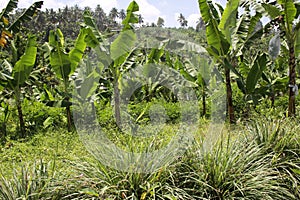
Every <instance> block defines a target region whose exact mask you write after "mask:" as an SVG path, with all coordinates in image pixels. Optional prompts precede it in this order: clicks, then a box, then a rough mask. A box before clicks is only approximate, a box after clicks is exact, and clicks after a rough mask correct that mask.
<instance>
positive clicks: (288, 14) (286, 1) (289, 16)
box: [278, 0, 297, 32]
mask: <svg viewBox="0 0 300 200" xmlns="http://www.w3.org/2000/svg"><path fill="white" fill-rule="evenodd" d="M278 2H279V3H280V4H282V5H283V7H284V14H285V17H284V18H285V21H286V24H287V26H288V30H289V31H290V32H292V27H293V22H294V20H295V17H296V14H297V9H296V6H295V2H294V1H293V0H280V1H278Z"/></svg>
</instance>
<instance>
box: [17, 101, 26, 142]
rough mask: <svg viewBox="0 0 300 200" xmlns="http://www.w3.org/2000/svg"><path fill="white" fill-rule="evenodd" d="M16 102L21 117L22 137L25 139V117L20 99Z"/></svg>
mask: <svg viewBox="0 0 300 200" xmlns="http://www.w3.org/2000/svg"><path fill="white" fill-rule="evenodd" d="M16 101H17V109H18V115H19V123H20V131H21V132H20V133H21V134H20V137H21V138H25V136H26V130H25V122H24V116H23V111H22V105H21V101H20V98H18V97H17V99H16Z"/></svg>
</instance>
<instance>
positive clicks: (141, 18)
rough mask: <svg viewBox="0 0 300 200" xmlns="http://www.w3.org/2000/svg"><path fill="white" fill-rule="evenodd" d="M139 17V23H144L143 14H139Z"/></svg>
mask: <svg viewBox="0 0 300 200" xmlns="http://www.w3.org/2000/svg"><path fill="white" fill-rule="evenodd" d="M138 18H139V22H138V23H139V24H143V23H144V18H143V17H142V15H141V14H139V15H138Z"/></svg>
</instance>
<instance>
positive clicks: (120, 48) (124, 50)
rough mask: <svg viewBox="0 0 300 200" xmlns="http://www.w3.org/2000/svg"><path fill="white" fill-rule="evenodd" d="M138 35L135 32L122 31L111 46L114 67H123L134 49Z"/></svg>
mask: <svg viewBox="0 0 300 200" xmlns="http://www.w3.org/2000/svg"><path fill="white" fill-rule="evenodd" d="M135 41H136V35H135V33H134V32H133V30H127V31H124V32H123V31H122V32H121V33H120V34H119V35H118V37H117V38H116V39H115V40H114V41H113V43H112V44H111V46H110V53H111V58H112V59H113V60H114V62H115V63H114V65H115V66H119V65H121V64H122V63H123V62H124V61H125V60H126V57H127V55H128V53H129V52H130V51H131V49H132V48H133V47H134V44H135Z"/></svg>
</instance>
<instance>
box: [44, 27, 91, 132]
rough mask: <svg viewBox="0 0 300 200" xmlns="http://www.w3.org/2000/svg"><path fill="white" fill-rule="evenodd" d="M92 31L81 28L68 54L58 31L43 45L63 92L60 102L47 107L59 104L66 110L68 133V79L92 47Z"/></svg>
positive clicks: (61, 35) (70, 116)
mask: <svg viewBox="0 0 300 200" xmlns="http://www.w3.org/2000/svg"><path fill="white" fill-rule="evenodd" d="M91 31H92V30H91V29H89V28H82V29H81V30H80V33H79V35H78V37H77V39H76V41H75V45H74V48H73V49H72V50H71V51H70V52H69V53H68V52H67V51H66V49H65V40H64V36H63V33H62V32H61V30H60V29H56V30H51V31H50V33H49V42H48V43H45V46H44V49H45V51H46V54H47V55H49V60H50V65H51V67H52V69H53V71H54V72H55V74H56V76H57V77H58V78H59V79H60V80H61V81H62V83H63V88H64V89H63V91H61V96H62V97H63V99H62V100H60V101H55V100H54V99H52V100H53V101H50V102H48V105H55V104H57V103H58V102H59V105H60V106H61V107H65V108H66V114H67V121H68V131H71V130H72V124H73V122H72V115H71V105H72V103H71V96H72V95H71V94H72V93H71V91H70V89H71V88H70V83H71V79H70V77H71V76H72V75H73V74H74V72H75V70H76V68H77V67H78V64H79V63H80V61H81V60H82V58H83V55H84V52H85V50H86V48H87V47H88V46H94V41H93V40H94V38H93V37H91V35H92V36H93V34H92V32H91Z"/></svg>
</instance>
